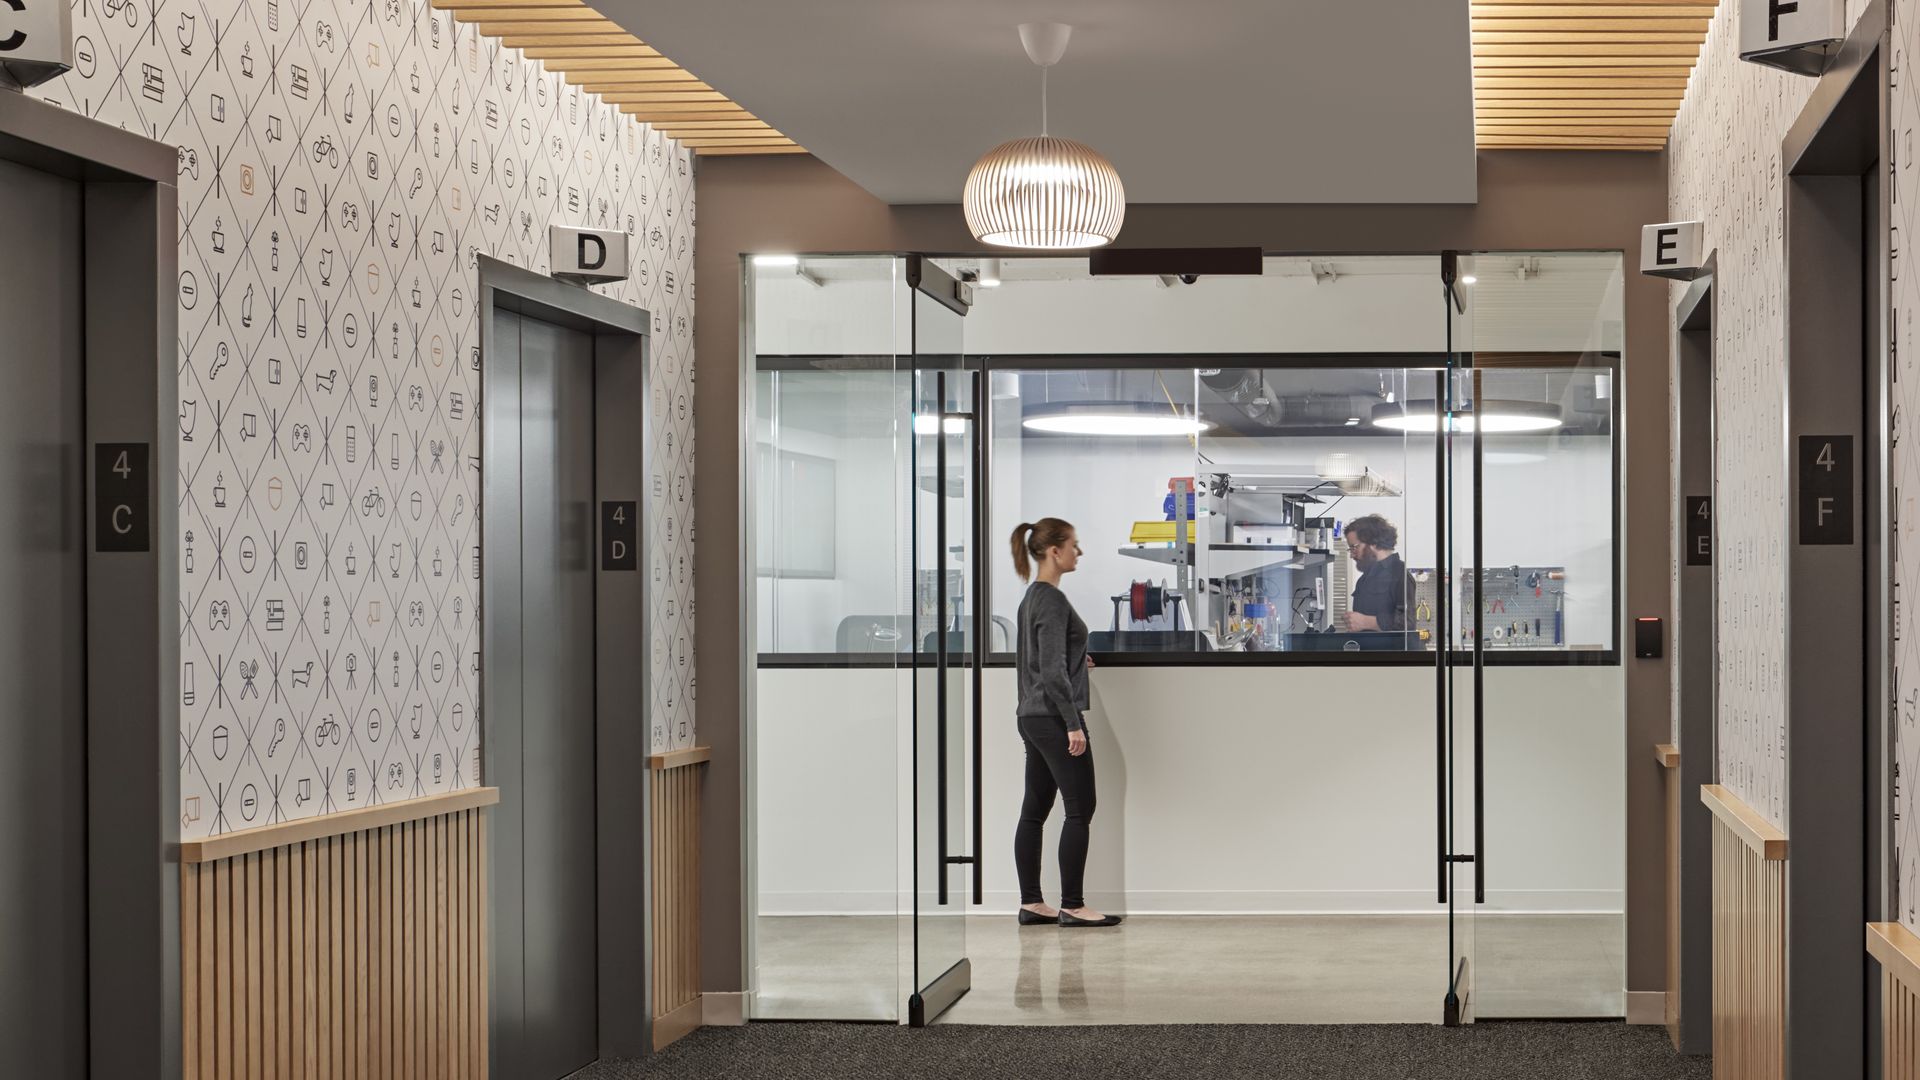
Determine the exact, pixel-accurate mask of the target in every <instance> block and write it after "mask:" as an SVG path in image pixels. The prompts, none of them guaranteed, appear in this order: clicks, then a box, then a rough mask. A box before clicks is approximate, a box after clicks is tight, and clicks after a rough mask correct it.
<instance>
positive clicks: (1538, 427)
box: [1373, 398, 1562, 434]
mask: <svg viewBox="0 0 1920 1080" xmlns="http://www.w3.org/2000/svg"><path fill="white" fill-rule="evenodd" d="M1481 404H1482V405H1484V406H1485V408H1484V409H1476V408H1474V407H1472V406H1467V407H1465V408H1460V409H1455V410H1453V417H1452V419H1453V422H1452V424H1450V425H1449V427H1450V428H1451V429H1452V430H1453V431H1459V432H1470V431H1472V430H1473V429H1474V427H1475V425H1476V424H1477V423H1484V425H1485V428H1484V430H1485V431H1486V432H1487V433H1488V434H1513V433H1518V432H1527V431H1552V430H1553V429H1554V428H1557V427H1559V426H1560V424H1561V422H1562V417H1561V413H1560V406H1558V405H1547V404H1542V403H1541V402H1537V401H1493V400H1488V401H1483V402H1481ZM1373 426H1374V427H1380V428H1387V429H1389V430H1392V431H1414V432H1429V431H1438V430H1439V428H1440V423H1439V419H1438V417H1437V416H1436V414H1435V411H1434V407H1433V399H1432V398H1415V399H1413V400H1411V401H1408V402H1407V403H1406V405H1404V406H1401V405H1397V404H1382V405H1375V406H1374V407H1373Z"/></svg>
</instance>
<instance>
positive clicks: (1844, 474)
mask: <svg viewBox="0 0 1920 1080" xmlns="http://www.w3.org/2000/svg"><path fill="white" fill-rule="evenodd" d="M1799 458H1800V542H1801V543H1802V544H1851V543H1853V436H1851V435H1802V436H1800V455H1799Z"/></svg>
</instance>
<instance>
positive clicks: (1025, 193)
mask: <svg viewBox="0 0 1920 1080" xmlns="http://www.w3.org/2000/svg"><path fill="white" fill-rule="evenodd" d="M1072 33H1073V27H1071V26H1067V25H1065V24H1062V23H1022V24H1021V25H1020V43H1021V44H1022V45H1023V46H1025V47H1026V50H1027V56H1028V58H1029V59H1031V60H1032V61H1033V62H1034V63H1035V64H1037V65H1039V67H1040V137H1039V138H1033V139H1014V140H1013V141H1011V142H1004V143H1001V144H1000V145H999V146H996V147H994V148H993V149H991V150H989V151H987V153H986V155H985V156H984V157H982V158H981V159H980V160H979V161H977V162H975V163H974V166H973V171H972V172H970V173H968V174H967V187H966V192H965V194H964V196H963V197H962V205H963V207H964V209H965V211H966V216H967V228H968V229H970V230H971V231H972V232H973V237H974V239H976V240H978V241H980V242H981V243H983V244H992V245H994V246H996V247H1018V248H1039V249H1044V250H1054V251H1058V250H1064V249H1072V248H1089V247H1099V246H1100V245H1102V244H1109V243H1112V242H1113V238H1114V237H1116V236H1118V235H1120V223H1121V221H1122V219H1124V218H1125V217H1126V213H1127V193H1126V190H1125V189H1124V188H1123V187H1122V186H1121V184H1120V174H1119V173H1117V172H1115V171H1114V168H1113V164H1112V163H1111V162H1109V161H1108V160H1107V159H1106V158H1104V157H1102V156H1100V152H1099V151H1097V150H1095V149H1094V148H1093V147H1091V146H1088V145H1086V144H1085V143H1080V142H1075V141H1074V140H1072V139H1062V138H1058V137H1055V136H1053V135H1050V134H1048V133H1047V69H1048V68H1051V67H1052V66H1053V65H1055V64H1057V63H1059V62H1060V57H1061V56H1063V55H1065V54H1066V51H1067V38H1068V37H1069V36H1070V35H1071V34H1072Z"/></svg>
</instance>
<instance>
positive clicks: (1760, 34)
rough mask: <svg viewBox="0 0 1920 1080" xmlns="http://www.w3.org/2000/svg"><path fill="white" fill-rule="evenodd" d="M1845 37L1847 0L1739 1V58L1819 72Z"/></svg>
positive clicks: (1783, 67) (1793, 70)
mask: <svg viewBox="0 0 1920 1080" xmlns="http://www.w3.org/2000/svg"><path fill="white" fill-rule="evenodd" d="M1846 36H1847V5H1846V0H1740V59H1742V60H1750V61H1752V62H1754V63H1756V64H1766V65H1767V66H1769V67H1777V68H1781V69H1783V70H1786V71H1791V72H1795V73H1796V74H1800V75H1818V74H1820V73H1821V72H1822V71H1824V70H1825V69H1826V65H1827V57H1828V56H1829V55H1830V54H1831V53H1832V52H1833V51H1834V50H1836V49H1838V48H1839V45H1840V42H1841V40H1842V39H1844V38H1845V37H1846Z"/></svg>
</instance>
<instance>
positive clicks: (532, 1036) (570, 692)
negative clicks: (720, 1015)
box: [498, 312, 638, 1080]
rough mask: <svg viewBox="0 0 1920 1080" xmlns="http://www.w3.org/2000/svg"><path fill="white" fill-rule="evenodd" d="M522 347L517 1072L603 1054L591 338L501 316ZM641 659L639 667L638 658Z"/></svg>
mask: <svg viewBox="0 0 1920 1080" xmlns="http://www.w3.org/2000/svg"><path fill="white" fill-rule="evenodd" d="M498 317H499V319H500V323H499V325H500V327H501V330H502V335H501V336H502V337H504V336H505V333H506V331H507V329H508V327H509V325H510V323H509V320H511V325H512V327H513V328H514V329H515V330H517V333H518V339H519V351H520V394H521V408H520V422H521V432H520V470H521V471H520V476H521V484H520V491H521V505H520V535H521V590H520V605H521V619H522V624H521V625H522V637H521V640H522V642H523V647H524V654H523V655H524V659H523V668H522V671H523V678H522V694H521V702H522V705H521V710H522V711H521V715H522V717H523V718H524V719H523V726H522V733H521V734H522V748H521V753H522V759H521V760H522V762H523V770H524V771H523V781H522V783H523V787H522V800H521V806H522V809H523V823H522V829H523V841H522V853H523V859H524V863H523V865H524V873H523V877H522V882H521V902H522V905H523V908H522V910H523V912H524V931H523V939H522V953H521V958H522V960H521V962H522V970H523V972H524V978H525V999H524V1000H525V1010H526V1011H525V1029H524V1031H525V1035H524V1039H525V1042H524V1044H523V1045H524V1050H525V1053H524V1054H523V1055H520V1056H519V1061H520V1062H523V1063H524V1064H525V1069H524V1070H516V1072H517V1073H518V1075H520V1076H523V1077H527V1078H538V1080H545V1078H549V1077H560V1076H565V1075H567V1074H568V1073H571V1072H573V1071H575V1070H576V1069H579V1068H581V1067H583V1066H586V1065H589V1064H592V1063H593V1061H594V1060H595V1059H596V1058H597V1057H598V1044H599V1026H598V1013H599V999H598V967H597V961H596V956H595V949H596V945H597V941H596V922H595V919H596V902H595V891H596V881H595V835H594V828H595V826H594V566H593V542H594V533H593V517H592V507H593V483H594V453H593V443H594V439H593V435H594V431H593V340H592V338H591V337H589V336H588V335H586V334H584V333H582V332H580V331H577V330H570V329H566V328H563V327H558V326H554V325H552V324H551V323H545V322H541V321H539V320H537V319H531V318H526V317H523V316H518V315H513V314H511V313H507V312H501V313H499V316H498ZM637 659H638V658H636V661H637Z"/></svg>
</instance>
